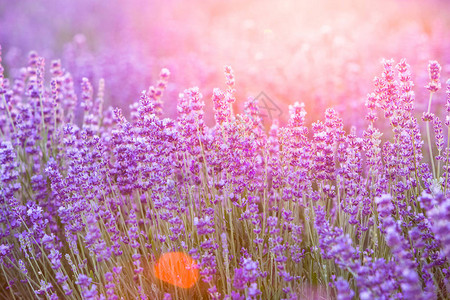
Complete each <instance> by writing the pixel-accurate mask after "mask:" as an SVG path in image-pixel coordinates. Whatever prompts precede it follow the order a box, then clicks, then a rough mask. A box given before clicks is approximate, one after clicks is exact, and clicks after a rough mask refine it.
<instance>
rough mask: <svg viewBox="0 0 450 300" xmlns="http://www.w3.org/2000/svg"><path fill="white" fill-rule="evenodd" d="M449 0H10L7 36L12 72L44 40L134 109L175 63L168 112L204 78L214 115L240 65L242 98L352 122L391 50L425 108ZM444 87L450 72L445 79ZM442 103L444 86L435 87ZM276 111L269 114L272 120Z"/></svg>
mask: <svg viewBox="0 0 450 300" xmlns="http://www.w3.org/2000/svg"><path fill="white" fill-rule="evenodd" d="M449 2H450V1H438V0H421V1H418V0H417V1H414V0H403V1H400V0H377V1H372V0H340V1H335V0H315V1H307V0H283V1H272V0H271V1H269V0H258V1H255V0H252V1H242V0H189V1H185V0H164V1H162V0H161V1H152V0H78V1H69V0H0V44H1V45H2V48H3V64H4V67H5V70H6V71H5V72H6V73H7V74H6V75H7V76H10V77H14V76H15V75H16V74H17V72H18V68H20V67H22V66H24V65H26V62H27V54H28V52H29V51H30V50H36V51H38V53H39V54H40V55H42V56H44V57H45V58H46V62H47V66H49V63H50V61H51V60H52V59H55V58H61V60H62V63H63V67H64V68H65V69H66V70H68V71H70V72H71V73H72V74H73V75H74V78H75V82H76V87H77V89H78V90H80V82H81V79H82V78H83V77H88V78H89V79H90V80H91V82H92V83H93V85H94V86H95V87H96V86H97V83H98V80H99V79H100V78H105V80H106V101H107V104H109V105H112V106H119V107H121V108H122V109H123V110H124V111H125V113H127V112H128V107H129V105H130V104H131V103H133V102H135V101H138V99H139V94H140V92H141V91H142V90H144V89H147V88H148V87H149V86H150V85H152V84H156V81H157V80H158V75H159V71H160V70H161V68H164V67H166V68H168V69H169V70H170V72H171V77H170V80H169V85H168V89H167V91H166V93H165V95H164V97H163V99H164V101H165V107H164V109H165V115H166V116H174V115H175V114H176V103H177V98H178V94H179V93H180V92H182V91H183V90H184V89H186V88H189V87H193V86H199V87H200V91H201V92H202V94H203V96H204V101H205V103H206V105H207V107H206V119H207V122H208V123H209V124H212V123H213V111H212V101H211V95H212V90H213V88H214V87H219V88H225V77H224V75H223V68H224V66H225V65H230V66H231V67H232V68H233V69H234V72H235V77H236V93H237V102H236V103H235V106H236V107H235V111H238V112H239V111H242V109H243V103H244V102H245V101H246V99H247V97H256V96H258V95H259V94H260V92H264V93H265V94H266V95H267V97H269V98H270V99H271V100H272V102H274V103H275V104H276V105H277V106H278V107H279V108H280V110H281V112H282V114H281V116H280V118H281V121H282V123H283V122H284V121H285V120H286V119H287V117H288V105H289V104H292V103H294V102H296V101H300V102H304V103H305V106H306V110H307V112H308V115H307V119H308V120H309V121H310V122H311V121H315V120H317V119H322V118H323V113H324V111H325V109H326V108H327V107H335V108H336V110H337V111H338V112H339V113H340V115H341V117H343V118H344V119H345V123H346V124H347V125H356V126H359V125H361V123H362V122H364V121H363V116H364V115H365V107H364V102H365V99H366V95H367V93H369V92H371V91H372V90H373V78H374V76H377V75H380V74H381V72H382V65H381V60H382V58H394V59H395V60H396V62H398V61H399V60H400V58H403V57H404V58H406V59H407V61H408V63H409V64H410V65H411V66H412V72H413V76H414V80H415V84H416V87H415V91H416V99H417V100H416V108H417V109H418V110H421V109H425V105H426V104H427V101H428V96H427V92H428V91H427V90H426V89H424V88H423V87H424V86H425V85H426V83H427V81H428V73H427V65H428V60H431V59H432V60H438V61H439V62H440V63H441V65H442V67H443V70H442V81H443V83H445V81H446V80H447V79H448V78H449V77H450V38H449V37H450V3H449ZM443 87H445V84H443ZM435 99H436V100H434V101H435V102H434V103H435V106H433V109H434V110H438V109H439V107H442V108H443V105H444V102H445V88H443V89H442V90H441V91H440V92H438V94H437V95H436V97H435ZM266 121H267V122H269V123H270V120H266Z"/></svg>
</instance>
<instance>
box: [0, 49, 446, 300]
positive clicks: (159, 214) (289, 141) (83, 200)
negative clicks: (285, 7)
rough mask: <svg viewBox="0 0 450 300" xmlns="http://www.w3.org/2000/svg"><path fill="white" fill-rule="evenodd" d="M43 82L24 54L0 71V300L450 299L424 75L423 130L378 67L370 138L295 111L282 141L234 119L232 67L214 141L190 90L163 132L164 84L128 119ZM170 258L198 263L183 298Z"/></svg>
mask: <svg viewBox="0 0 450 300" xmlns="http://www.w3.org/2000/svg"><path fill="white" fill-rule="evenodd" d="M0 66H1V64H0ZM45 67H46V63H45V60H44V59H43V58H42V57H40V56H39V55H38V54H37V53H36V52H32V53H30V55H29V61H28V64H27V66H26V67H24V68H23V69H21V70H22V71H21V72H20V75H19V76H17V77H14V78H8V77H7V76H4V75H3V74H4V73H3V69H0V97H1V99H0V133H1V137H2V140H1V142H0V162H1V164H0V182H1V185H0V220H1V223H0V224H1V226H0V266H1V271H0V283H1V286H2V289H1V291H0V297H1V298H4V299H13V298H30V299H31V298H38V299H174V298H180V299H194V298H195V299H197V298H198V299H201V298H204V299H298V298H302V297H305V295H311V294H312V295H314V294H315V295H316V296H319V295H325V296H326V297H329V298H333V299H334V298H336V299H354V298H357V299H425V298H429V299H446V298H448V297H449V295H450V261H449V260H450V246H449V245H450V192H449V188H450V180H449V178H448V177H449V176H448V175H449V171H450V167H449V162H450V159H449V157H448V155H449V153H450V148H449V142H450V140H449V139H448V134H445V131H447V133H448V132H450V131H449V122H448V117H446V119H445V121H444V122H442V121H441V120H440V119H439V117H438V116H439V115H440V114H441V112H440V111H439V110H436V109H435V110H433V111H435V113H431V111H432V110H431V109H430V106H431V105H432V97H433V95H434V94H436V93H439V90H440V88H441V82H440V72H441V67H440V65H439V63H437V62H436V61H431V62H430V64H429V84H428V85H427V86H426V87H423V88H422V89H428V90H429V92H430V98H429V108H428V111H427V112H425V114H424V116H423V118H422V120H420V119H419V120H418V119H417V117H418V112H416V111H415V107H414V103H415V90H414V88H413V87H414V84H413V81H412V77H411V71H410V66H409V65H408V64H407V62H406V60H404V59H403V60H401V61H400V62H399V63H398V64H395V63H394V61H393V60H385V61H383V72H382V74H381V76H380V77H377V78H376V79H375V86H374V91H373V92H372V93H370V94H369V95H368V96H367V101H366V107H367V114H366V119H365V123H364V124H365V125H364V127H363V128H355V127H353V128H351V129H350V130H346V127H345V126H344V121H345V120H343V119H342V118H341V117H339V114H338V113H337V112H336V110H334V109H332V108H329V109H327V110H326V111H325V113H324V117H323V118H322V119H320V120H314V121H313V122H310V121H307V114H306V110H305V107H304V105H303V104H301V103H295V104H294V105H292V106H291V107H290V112H289V120H288V123H287V124H286V126H281V125H280V123H279V122H278V121H277V120H274V121H273V124H272V125H271V127H270V130H268V131H266V129H265V127H264V124H263V123H262V116H261V112H260V111H259V105H258V99H253V98H249V99H247V101H246V104H245V110H244V112H243V113H237V112H235V109H234V108H233V103H234V102H235V101H238V94H237V92H236V90H237V89H238V86H237V85H236V80H235V75H234V71H233V69H232V68H231V67H229V66H226V67H225V80H226V82H225V84H226V89H225V90H221V89H219V88H217V89H215V90H214V91H213V93H212V97H211V98H212V99H211V101H210V102H212V103H213V106H214V116H215V120H216V123H215V124H214V126H208V125H207V124H206V123H205V121H204V118H205V112H204V106H205V101H204V100H203V95H202V94H201V92H200V90H199V88H197V87H194V88H190V89H186V90H184V91H183V92H182V93H180V94H179V97H178V102H177V112H178V115H177V118H164V117H163V102H162V100H163V95H164V93H165V92H166V89H167V87H168V85H169V82H170V79H169V77H170V72H169V70H167V69H163V70H162V71H161V73H160V78H159V80H158V81H157V83H156V85H155V86H150V87H149V88H148V89H147V90H144V91H142V93H141V96H140V99H139V101H138V102H137V103H135V104H133V105H131V117H130V118H129V119H127V118H126V117H125V116H124V114H123V113H122V111H121V110H120V109H110V108H106V107H105V108H104V107H103V103H104V93H105V90H104V81H103V80H99V82H97V83H95V82H91V81H90V80H89V79H88V78H84V79H83V80H82V82H81V91H82V92H81V94H80V95H79V96H78V95H77V93H76V92H75V91H74V88H75V87H74V83H73V80H72V76H71V74H70V73H69V72H67V71H66V70H65V69H64V68H63V66H62V65H61V63H60V62H59V61H56V60H55V61H53V62H51V64H50V70H51V71H50V74H49V75H46V74H45ZM448 91H450V86H448V87H447V97H448V99H447V100H448V101H447V102H448V103H450V93H449V92H448ZM77 103H79V104H80V105H79V107H80V108H81V112H82V114H83V118H82V119H81V120H80V122H77V120H76V118H75V117H74V116H75V115H76V113H77V110H76V107H77ZM447 114H448V105H447V110H446V111H444V115H447ZM381 120H383V122H384V123H385V124H384V125H383V127H378V126H379V124H380V122H381ZM308 124H311V125H310V126H308ZM430 124H431V125H432V126H433V129H434V130H433V131H430V130H429V127H430ZM425 129H427V130H425ZM359 132H360V133H359ZM432 133H434V134H432ZM423 135H426V139H427V141H424V139H423V137H422V136H423ZM425 143H427V144H428V151H427V149H426V147H423V145H425ZM170 251H176V252H184V253H187V254H189V255H190V256H191V257H192V258H193V259H194V260H195V261H196V265H195V266H190V268H196V269H198V271H199V274H200V279H199V281H198V282H197V283H196V284H195V285H194V287H192V288H190V289H183V288H178V287H175V286H171V285H169V284H168V283H166V282H164V281H162V280H160V279H158V278H157V277H156V275H155V273H154V271H153V267H154V265H155V264H156V262H157V258H158V257H160V256H161V255H162V254H164V253H166V252H170Z"/></svg>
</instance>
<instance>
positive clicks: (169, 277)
mask: <svg viewBox="0 0 450 300" xmlns="http://www.w3.org/2000/svg"><path fill="white" fill-rule="evenodd" d="M154 272H155V276H156V277H157V278H158V279H160V280H162V281H164V282H167V283H170V284H172V285H175V286H177V287H181V288H185V289H188V288H191V287H192V286H194V284H195V283H196V282H197V280H198V277H199V272H198V269H197V262H196V261H195V260H194V259H192V258H191V257H190V256H189V255H187V254H184V253H182V252H169V253H165V254H163V255H162V256H161V257H160V258H159V260H158V262H157V263H156V265H155V266H154Z"/></svg>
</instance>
